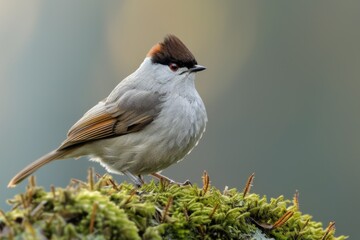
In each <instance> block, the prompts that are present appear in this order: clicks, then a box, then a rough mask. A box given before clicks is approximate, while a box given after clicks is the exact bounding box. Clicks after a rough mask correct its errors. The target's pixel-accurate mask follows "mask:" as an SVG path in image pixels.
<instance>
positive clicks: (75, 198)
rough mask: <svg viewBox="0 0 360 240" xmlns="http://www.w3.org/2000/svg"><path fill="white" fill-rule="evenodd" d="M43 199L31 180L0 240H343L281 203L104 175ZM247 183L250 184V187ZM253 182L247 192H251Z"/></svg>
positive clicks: (5, 220) (1, 220)
mask: <svg viewBox="0 0 360 240" xmlns="http://www.w3.org/2000/svg"><path fill="white" fill-rule="evenodd" d="M90 172H91V174H90V177H89V180H88V181H87V182H81V181H79V180H73V181H72V182H71V184H70V185H69V186H68V187H66V188H65V189H64V188H54V187H52V188H51V191H49V192H47V191H45V190H44V189H43V188H41V187H38V186H36V184H35V181H34V180H31V181H30V184H29V186H28V187H27V189H26V191H25V192H24V193H22V194H18V195H16V196H15V197H14V198H13V199H11V200H9V203H10V204H11V205H12V210H11V211H9V212H6V213H4V212H2V211H1V214H0V238H1V239H149V240H150V239H328V240H332V239H338V240H341V239H346V237H344V236H339V237H335V236H334V227H333V225H331V226H329V227H328V228H327V229H323V227H322V224H321V223H319V222H315V221H313V220H311V216H310V215H307V214H302V213H301V212H300V211H299V209H298V205H297V201H298V200H297V199H295V200H294V201H290V200H286V199H284V197H283V196H279V197H277V198H271V199H270V200H268V199H267V197H266V196H259V195H258V194H254V193H252V194H250V193H248V191H249V189H247V190H246V192H244V191H245V190H244V191H243V192H239V191H237V190H236V189H225V190H224V191H220V190H219V189H217V188H215V187H212V186H210V184H209V183H210V181H209V178H208V176H207V175H204V178H203V180H204V186H203V187H202V188H199V187H198V186H196V185H193V186H190V185H187V186H178V185H176V184H168V183H165V182H160V183H155V182H154V181H152V182H150V183H148V184H144V185H143V186H142V187H141V188H136V187H134V186H133V185H132V184H129V183H121V184H117V183H116V182H114V180H113V179H112V177H111V176H110V175H108V174H106V175H104V176H98V180H97V181H96V182H94V181H93V180H92V179H93V178H92V171H90ZM251 181H252V179H251ZM251 181H250V182H248V185H249V186H250V185H251Z"/></svg>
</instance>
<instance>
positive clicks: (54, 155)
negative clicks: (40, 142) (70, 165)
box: [8, 150, 67, 188]
mask: <svg viewBox="0 0 360 240" xmlns="http://www.w3.org/2000/svg"><path fill="white" fill-rule="evenodd" d="M66 153H67V151H61V150H60V151H57V150H54V151H52V152H49V153H48V154H46V155H44V156H42V157H41V158H39V159H38V160H36V161H35V162H32V163H31V164H29V165H28V166H27V167H25V168H24V169H23V170H21V171H20V172H19V173H17V174H16V175H15V176H14V177H13V178H12V179H11V181H10V182H9V184H8V187H9V188H11V187H15V186H16V185H17V184H18V183H20V182H21V181H22V180H24V179H25V178H27V177H28V176H29V175H31V174H32V173H33V172H35V171H36V170H38V169H39V168H41V167H42V166H44V165H45V164H47V163H49V162H51V161H53V160H56V159H60V158H61V157H63V156H64V155H65V154H66Z"/></svg>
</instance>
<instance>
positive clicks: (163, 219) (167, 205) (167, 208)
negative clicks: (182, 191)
mask: <svg viewBox="0 0 360 240" xmlns="http://www.w3.org/2000/svg"><path fill="white" fill-rule="evenodd" d="M172 203H173V197H172V196H170V197H169V199H168V201H167V203H166V206H165V209H164V210H163V214H162V216H161V222H162V223H163V222H164V221H165V219H166V216H167V215H168V213H169V209H170V207H171V205H172Z"/></svg>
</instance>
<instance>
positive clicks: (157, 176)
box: [150, 172, 191, 186]
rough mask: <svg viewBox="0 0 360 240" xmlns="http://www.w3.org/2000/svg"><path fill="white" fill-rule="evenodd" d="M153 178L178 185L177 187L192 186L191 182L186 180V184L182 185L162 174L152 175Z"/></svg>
mask: <svg viewBox="0 0 360 240" xmlns="http://www.w3.org/2000/svg"><path fill="white" fill-rule="evenodd" d="M150 175H151V176H153V177H156V178H157V179H159V180H160V181H166V182H168V183H171V184H177V185H180V186H186V185H191V182H190V181H189V180H186V181H185V182H183V183H180V182H175V181H174V180H172V179H170V178H168V177H166V176H164V175H162V174H160V173H157V172H155V173H151V174H150Z"/></svg>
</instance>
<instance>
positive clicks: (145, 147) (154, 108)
mask: <svg viewBox="0 0 360 240" xmlns="http://www.w3.org/2000/svg"><path fill="white" fill-rule="evenodd" d="M205 69H206V68H205V67H203V66H201V65H198V64H197V61H196V60H195V57H194V56H193V54H192V53H191V52H190V51H189V49H188V48H187V47H186V46H185V44H184V43H183V42H181V41H180V39H179V38H177V37H176V36H174V35H167V36H166V37H165V38H164V40H163V41H162V42H160V43H158V44H156V45H155V46H153V47H152V48H151V49H150V51H149V52H148V54H147V55H146V57H145V59H144V61H143V62H142V63H141V65H140V66H139V68H138V69H137V70H136V71H135V72H134V73H132V74H131V75H129V76H128V77H126V78H125V79H124V80H122V81H121V82H120V83H119V84H118V85H117V86H116V87H115V89H114V90H113V91H112V92H111V93H110V95H109V96H108V97H107V98H106V99H104V100H102V101H100V102H99V103H98V104H96V105H95V106H94V107H92V108H91V109H90V110H89V111H87V112H86V113H85V114H84V116H83V117H82V118H80V120H79V121H77V122H76V123H75V124H74V125H73V126H72V127H71V128H70V130H69V132H68V134H67V138H66V139H65V141H64V142H63V143H62V144H61V145H60V146H59V147H58V148H57V149H56V150H53V151H51V152H50V153H48V154H46V155H44V156H42V157H41V158H39V159H38V160H36V161H35V162H32V163H31V164H30V165H28V166H27V167H25V168H24V169H23V170H21V171H20V172H19V173H18V174H16V175H15V176H14V177H13V178H12V179H11V181H10V182H9V184H8V187H15V186H16V184H18V183H19V182H21V181H22V180H24V179H25V178H26V177H28V176H29V175H30V174H32V173H33V172H35V171H36V170H37V169H39V168H40V167H42V166H44V165H45V164H47V163H50V162H52V161H54V160H59V159H69V158H79V157H81V156H89V157H90V159H91V160H94V161H97V162H99V163H100V164H101V165H102V166H104V167H105V168H106V170H107V171H108V172H111V173H117V174H125V175H126V176H128V177H129V178H130V179H131V180H132V181H133V182H134V183H135V184H136V185H138V186H141V185H142V183H143V180H142V178H141V176H142V175H145V174H147V175H152V176H154V177H156V178H159V179H164V180H166V181H170V182H173V181H172V180H171V179H169V178H167V177H166V176H163V175H161V174H160V173H159V172H160V171H161V170H163V169H165V168H167V167H169V166H170V165H172V164H174V163H176V162H178V161H180V160H182V159H183V158H184V157H185V156H186V155H187V154H189V153H190V152H191V150H192V149H193V148H194V147H195V146H196V145H197V143H198V141H199V140H200V138H201V136H202V134H203V133H204V131H205V127H206V123H207V114H206V110H205V106H204V103H203V101H202V99H201V97H200V95H199V94H198V92H197V91H196V89H195V83H194V80H195V73H196V72H199V71H203V70H205Z"/></svg>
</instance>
